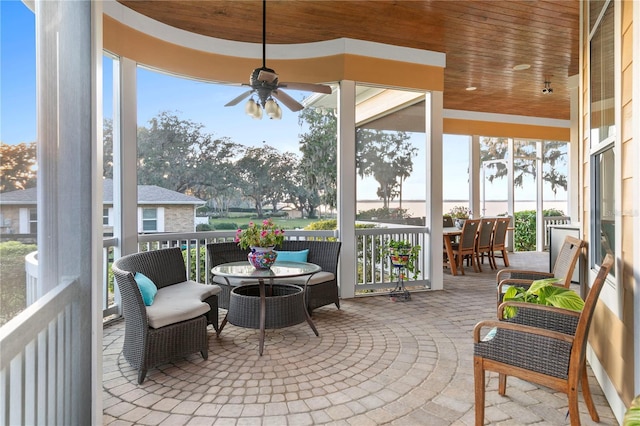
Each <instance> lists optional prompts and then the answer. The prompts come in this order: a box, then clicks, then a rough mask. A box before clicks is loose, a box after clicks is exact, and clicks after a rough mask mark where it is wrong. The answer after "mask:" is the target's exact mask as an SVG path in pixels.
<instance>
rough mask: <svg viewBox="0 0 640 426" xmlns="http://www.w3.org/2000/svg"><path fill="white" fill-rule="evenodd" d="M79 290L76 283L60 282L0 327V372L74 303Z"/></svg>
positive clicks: (77, 282)
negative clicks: (0, 348) (44, 328)
mask: <svg viewBox="0 0 640 426" xmlns="http://www.w3.org/2000/svg"><path fill="white" fill-rule="evenodd" d="M79 286H80V282H79V281H78V280H77V279H74V280H71V279H69V280H65V281H63V282H62V283H60V285H58V286H56V287H54V288H53V289H52V290H51V291H49V292H48V293H47V294H45V295H44V296H43V297H41V298H40V299H38V300H36V301H35V302H34V303H33V304H31V305H30V306H27V308H26V309H25V310H24V311H22V312H20V313H19V314H18V315H16V316H15V317H13V318H12V319H11V320H9V322H7V323H6V324H4V325H3V326H2V327H0V347H2V354H1V356H0V370H4V369H5V368H7V366H8V365H9V363H10V362H11V360H12V359H13V358H14V357H15V356H16V355H17V354H19V353H20V352H22V351H23V350H24V348H25V346H27V344H28V343H29V342H31V341H32V340H33V336H35V335H37V334H38V332H39V331H40V330H42V328H43V327H46V324H49V323H50V322H51V321H52V320H53V319H54V318H55V317H57V316H58V314H59V313H60V312H62V311H63V310H64V309H66V306H67V305H69V304H71V303H72V302H74V301H75V300H76V297H77V292H78V287H79Z"/></svg>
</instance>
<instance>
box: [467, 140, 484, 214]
mask: <svg viewBox="0 0 640 426" xmlns="http://www.w3.org/2000/svg"><path fill="white" fill-rule="evenodd" d="M483 177H484V176H483ZM483 184H484V182H482V181H481V179H480V136H478V135H473V136H472V137H471V140H470V141H469V204H470V206H471V214H472V215H473V217H474V218H475V219H477V218H479V217H481V216H483V215H484V212H483V211H482V207H481V206H480V185H483Z"/></svg>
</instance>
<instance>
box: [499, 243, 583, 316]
mask: <svg viewBox="0 0 640 426" xmlns="http://www.w3.org/2000/svg"><path fill="white" fill-rule="evenodd" d="M585 245H586V243H585V242H584V241H582V240H579V239H577V238H574V237H572V236H569V235H567V236H566V237H565V239H564V242H563V243H562V247H561V248H560V252H559V253H558V258H557V259H556V263H555V265H554V266H553V272H539V271H528V270H521V269H502V270H500V271H498V273H497V275H496V282H497V283H498V294H497V301H498V305H500V303H501V302H502V298H503V296H504V293H505V292H506V291H507V288H508V287H509V286H513V285H517V286H518V287H525V288H527V287H529V286H530V285H531V283H532V282H533V281H535V280H542V279H545V278H560V279H562V282H561V283H559V284H558V285H560V286H563V287H567V288H569V286H570V285H571V277H572V276H573V270H574V269H575V267H576V263H577V262H578V258H579V257H580V253H581V252H582V248H583V247H584V246H585Z"/></svg>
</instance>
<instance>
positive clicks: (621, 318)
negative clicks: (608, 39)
mask: <svg viewBox="0 0 640 426" xmlns="http://www.w3.org/2000/svg"><path fill="white" fill-rule="evenodd" d="M634 6H635V7H639V6H640V5H639V4H638V3H636V4H635V5H634V2H633V1H631V0H626V1H623V2H616V5H615V7H620V8H621V9H622V11H621V14H622V15H621V16H622V19H621V25H620V28H619V34H618V37H619V39H620V41H621V45H620V51H621V64H620V65H621V66H620V68H619V69H618V68H616V72H617V74H616V76H615V78H616V80H618V79H619V81H620V84H621V91H620V97H619V99H616V102H618V104H619V108H620V112H621V114H620V116H621V119H620V122H616V125H617V126H619V127H618V136H617V137H618V140H617V142H616V143H617V144H618V146H619V150H618V151H617V154H616V155H617V156H619V157H620V160H619V161H620V162H619V167H620V181H618V182H616V185H617V186H618V188H619V192H618V193H619V194H620V203H619V204H618V205H619V206H620V212H619V213H617V214H616V216H617V218H616V227H619V228H620V234H619V235H620V244H619V245H618V246H617V249H616V258H617V259H616V260H617V263H616V264H617V270H616V278H615V280H616V283H617V284H616V292H617V296H618V300H619V301H620V303H619V305H618V312H614V311H613V310H612V309H615V308H610V307H609V306H607V304H605V303H604V302H603V301H602V300H601V301H600V302H599V303H598V306H597V308H596V311H595V314H594V318H593V323H592V330H591V333H590V339H589V344H590V346H591V348H592V350H593V352H594V354H595V356H596V357H597V361H598V362H599V363H600V367H595V368H602V370H603V371H604V372H605V374H606V376H607V377H608V379H609V380H610V382H611V384H612V385H613V387H614V388H615V392H616V393H617V397H618V398H619V399H620V401H621V402H622V403H623V404H624V405H625V406H628V405H629V403H630V402H631V400H632V399H633V397H634V395H635V391H634V380H635V379H634V378H635V376H636V371H635V368H636V365H635V362H636V361H635V357H634V346H635V345H634V335H637V332H634V310H635V309H637V307H636V306H634V295H633V291H634V288H637V283H636V280H635V276H634V271H635V268H637V267H638V266H639V265H635V264H634V259H635V254H634V237H637V236H634V226H635V221H636V220H637V219H636V218H635V214H634V212H635V208H636V207H635V192H636V191H635V188H637V187H638V183H637V179H638V178H639V176H638V166H637V159H638V157H637V152H638V146H637V145H638V143H640V141H637V140H634V138H633V129H634V123H633V117H632V100H633V90H632V87H633V84H634V83H635V84H640V78H639V76H634V75H633V73H632V69H633V60H634V59H636V60H639V59H638V58H634V53H635V55H636V56H637V55H638V53H637V52H638V49H637V48H636V49H635V52H634V48H633V7H634ZM582 7H583V13H584V16H588V15H587V10H588V8H589V3H588V2H585V3H583V5H582ZM588 24H589V23H588V19H585V20H583V22H582V25H583V27H582V29H581V34H582V40H583V43H582V48H583V51H582V55H581V57H582V63H581V75H582V77H581V78H582V89H583V90H582V93H581V99H580V103H581V108H580V110H581V111H582V116H581V123H580V129H581V140H580V143H581V146H580V153H581V164H582V168H581V176H580V181H581V182H582V199H583V204H582V210H581V216H582V217H581V221H582V223H583V233H584V235H583V237H584V238H585V239H586V240H587V241H589V240H590V238H591V231H590V230H591V224H592V219H593V218H592V217H591V207H592V206H591V188H590V179H591V178H590V158H591V153H590V140H589V119H590V117H589V109H590V105H589V99H590V97H589V84H588V83H589V80H588V76H589V36H588V34H589V33H588ZM634 80H635V82H634ZM636 115H637V114H636ZM637 125H638V124H637V123H635V126H637ZM618 153H619V154H618ZM597 243H598V242H591V245H593V244H597ZM612 396H613V397H615V396H616V395H607V397H608V398H609V400H610V401H611V397H612ZM613 406H614V404H612V407H613ZM614 411H615V409H614ZM621 414H622V413H620V412H617V413H616V415H618V416H620V415H621Z"/></svg>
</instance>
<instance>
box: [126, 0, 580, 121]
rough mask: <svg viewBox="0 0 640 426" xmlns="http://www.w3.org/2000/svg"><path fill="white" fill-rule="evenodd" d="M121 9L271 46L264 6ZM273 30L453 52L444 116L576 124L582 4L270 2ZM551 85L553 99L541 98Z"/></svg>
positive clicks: (526, 0)
mask: <svg viewBox="0 0 640 426" xmlns="http://www.w3.org/2000/svg"><path fill="white" fill-rule="evenodd" d="M119 2H120V3H122V4H124V5H125V6H127V7H129V8H131V9H133V10H135V11H137V12H139V13H141V14H144V15H146V16H148V17H150V18H152V19H155V20H158V21H161V22H164V23H166V24H168V25H171V26H173V27H177V28H181V29H183V30H187V31H191V32H195V33H199V34H203V35H206V36H211V37H216V38H221V39H228V40H236V41H243V42H252V43H260V42H261V41H262V2H261V1H260V0H242V1H223V0H211V1H202V0H199V1H187V0H175V1H174V0H164V1H141V0H119ZM266 27H267V43H269V44H279V43H286V44H289V43H306V42H314V41H322V40H331V39H335V38H340V37H348V38H353V39H359V40H368V41H374V42H379V43H386V44H391V45H398V46H406V47H412V48H417V49H425V50H432V51H437V52H444V53H446V55H447V59H446V60H447V66H446V69H445V89H444V107H445V108H447V109H454V110H468V111H479V112H491V113H503V114H515V115H525V116H534V117H545V118H558V119H565V120H568V119H569V89H568V87H567V85H568V78H569V77H570V76H572V75H575V74H577V73H578V49H579V46H578V45H579V43H578V40H579V0H562V1H558V0H556V1H548V0H515V1H496V0H487V1H482V0H477V1H476V0H472V1H463V0H458V1H454V0H440V1H407V0H404V1H402V0H399V1H383V0H377V1H338V0H325V1H313V0H269V1H268V2H267V25H266ZM267 59H268V58H267ZM518 64H530V65H531V67H530V68H529V69H527V70H522V71H515V70H513V67H514V66H515V65H518ZM546 79H548V80H549V81H550V82H551V87H552V88H553V94H550V95H545V94H543V93H542V89H543V87H544V82H545V80H546ZM470 86H475V87H477V89H476V90H475V91H468V90H466V88H467V87H470Z"/></svg>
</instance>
